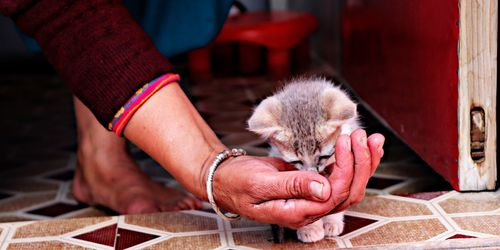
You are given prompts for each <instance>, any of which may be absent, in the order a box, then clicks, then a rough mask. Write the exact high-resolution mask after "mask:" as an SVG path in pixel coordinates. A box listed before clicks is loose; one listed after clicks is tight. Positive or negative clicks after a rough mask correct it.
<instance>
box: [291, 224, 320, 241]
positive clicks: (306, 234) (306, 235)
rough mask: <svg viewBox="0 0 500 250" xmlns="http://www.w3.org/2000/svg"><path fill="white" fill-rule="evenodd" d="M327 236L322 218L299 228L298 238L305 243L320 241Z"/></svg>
mask: <svg viewBox="0 0 500 250" xmlns="http://www.w3.org/2000/svg"><path fill="white" fill-rule="evenodd" d="M324 237H325V230H324V228H323V223H321V220H319V221H316V222H314V223H312V224H309V225H307V226H304V227H301V228H299V229H297V238H298V239H299V240H300V241H302V242H305V243H309V242H316V241H320V240H322V239H323V238H324Z"/></svg>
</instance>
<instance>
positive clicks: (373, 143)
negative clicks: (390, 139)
mask: <svg viewBox="0 0 500 250" xmlns="http://www.w3.org/2000/svg"><path fill="white" fill-rule="evenodd" d="M384 142H385V137H384V136H383V135H381V134H373V135H370V137H368V147H369V148H370V154H371V158H372V165H371V175H373V174H374V173H375V170H377V166H378V165H379V164H380V159H381V158H382V156H384V148H383V146H384Z"/></svg>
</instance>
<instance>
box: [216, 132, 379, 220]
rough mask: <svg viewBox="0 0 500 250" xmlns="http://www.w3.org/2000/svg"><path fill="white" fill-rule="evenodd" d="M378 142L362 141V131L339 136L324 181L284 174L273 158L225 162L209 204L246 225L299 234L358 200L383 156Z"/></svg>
mask: <svg viewBox="0 0 500 250" xmlns="http://www.w3.org/2000/svg"><path fill="white" fill-rule="evenodd" d="M384 140H385V139H384V136H382V135H381V134H373V135H371V136H370V137H368V138H367V135H366V132H365V131H364V130H362V129H358V130H356V131H354V132H353V133H352V134H351V136H347V135H341V136H340V137H339V138H338V140H337V143H336V149H335V157H332V159H330V161H331V163H332V164H331V165H330V167H329V171H330V172H331V174H330V176H329V177H328V179H327V178H326V177H323V176H321V175H319V174H316V173H313V172H305V171H289V170H294V168H293V166H291V165H289V164H287V163H286V162H284V161H282V160H280V159H277V158H270V157H252V156H240V157H237V158H230V159H228V160H226V161H225V162H224V163H222V164H221V165H220V166H219V168H218V169H217V171H216V173H215V176H214V181H213V185H214V188H213V190H214V197H215V201H216V203H217V204H218V205H219V206H220V207H222V208H224V209H227V210H229V211H231V212H234V213H238V214H240V215H242V216H244V217H247V218H249V219H253V220H256V221H260V222H264V223H272V224H279V225H281V226H286V227H290V228H299V227H301V226H304V225H307V224H309V223H311V222H313V221H315V220H316V219H318V218H320V217H322V216H324V215H325V214H328V213H333V212H340V211H343V210H345V209H347V208H348V207H349V206H351V205H353V204H356V203H359V202H360V201H361V199H363V197H364V194H365V189H366V185H367V184H368V179H369V178H370V176H371V175H372V174H373V173H374V172H375V169H376V168H377V166H378V164H379V163H380V159H381V158H382V156H383V154H384V150H383V148H382V147H383V144H384ZM334 159H336V161H335V160H334ZM334 161H335V162H334Z"/></svg>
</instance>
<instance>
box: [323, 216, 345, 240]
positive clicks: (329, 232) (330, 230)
mask: <svg viewBox="0 0 500 250" xmlns="http://www.w3.org/2000/svg"><path fill="white" fill-rule="evenodd" d="M323 227H324V228H325V236H326V237H333V236H339V235H340V234H341V233H342V232H343V231H344V222H343V221H341V220H340V221H338V220H331V221H327V222H324V223H323Z"/></svg>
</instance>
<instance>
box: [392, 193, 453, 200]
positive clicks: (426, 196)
mask: <svg viewBox="0 0 500 250" xmlns="http://www.w3.org/2000/svg"><path fill="white" fill-rule="evenodd" d="M446 193H448V191H437V192H422V193H414V194H394V195H398V196H403V197H408V198H413V199H419V200H426V201H429V200H432V199H434V198H437V197H439V196H441V195H443V194H446Z"/></svg>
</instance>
